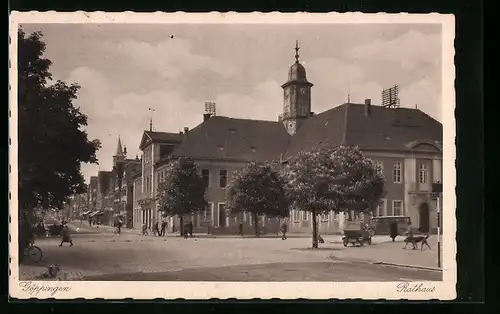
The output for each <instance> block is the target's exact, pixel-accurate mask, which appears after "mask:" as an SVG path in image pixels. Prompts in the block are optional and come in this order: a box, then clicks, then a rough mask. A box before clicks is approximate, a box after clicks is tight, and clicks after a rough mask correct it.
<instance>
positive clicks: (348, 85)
mask: <svg viewBox="0 0 500 314" xmlns="http://www.w3.org/2000/svg"><path fill="white" fill-rule="evenodd" d="M347 103H348V104H350V103H351V79H350V78H348V79H347Z"/></svg>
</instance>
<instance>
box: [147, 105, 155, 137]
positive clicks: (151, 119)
mask: <svg viewBox="0 0 500 314" xmlns="http://www.w3.org/2000/svg"><path fill="white" fill-rule="evenodd" d="M148 110H149V112H150V113H151V117H150V118H149V131H151V132H152V131H153V112H155V111H156V110H155V109H154V108H148Z"/></svg>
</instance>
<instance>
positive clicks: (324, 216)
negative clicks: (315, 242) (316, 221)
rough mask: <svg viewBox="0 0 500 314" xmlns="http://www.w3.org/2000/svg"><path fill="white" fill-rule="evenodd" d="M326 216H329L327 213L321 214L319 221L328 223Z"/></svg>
mask: <svg viewBox="0 0 500 314" xmlns="http://www.w3.org/2000/svg"><path fill="white" fill-rule="evenodd" d="M328 216H329V215H328V213H326V214H322V215H321V221H328V218H329V217H328Z"/></svg>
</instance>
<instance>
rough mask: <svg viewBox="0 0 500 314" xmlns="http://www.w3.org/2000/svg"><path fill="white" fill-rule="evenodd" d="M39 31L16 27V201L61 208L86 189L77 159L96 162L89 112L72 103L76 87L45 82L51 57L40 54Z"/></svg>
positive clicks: (97, 144) (97, 145)
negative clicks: (87, 127) (17, 165)
mask: <svg viewBox="0 0 500 314" xmlns="http://www.w3.org/2000/svg"><path fill="white" fill-rule="evenodd" d="M41 39H42V34H41V33H40V32H35V33H32V34H31V35H29V36H26V34H25V33H24V32H23V31H22V30H19V32H18V43H19V45H18V57H19V64H18V72H19V73H18V75H19V81H18V88H19V90H18V100H19V110H18V114H19V121H18V122H19V143H18V144H19V146H18V147H19V204H20V208H21V209H23V210H31V209H34V208H61V207H62V205H63V203H64V202H65V201H67V200H68V197H69V196H70V195H74V194H78V193H83V192H84V191H85V184H84V178H83V176H82V173H81V163H82V162H85V163H97V158H96V151H97V150H98V149H99V148H100V142H99V141H98V140H94V141H89V140H88V138H87V133H86V132H85V131H84V130H83V127H85V126H87V116H85V115H84V114H83V113H82V112H81V111H80V109H79V108H77V107H75V106H74V105H73V101H74V100H75V99H76V98H77V91H78V89H79V86H78V85H76V84H71V85H67V84H66V83H64V82H62V81H57V82H55V83H54V84H49V80H51V79H52V75H51V73H50V71H49V68H50V65H51V64H52V62H51V61H50V60H48V59H45V58H43V53H44V51H45V48H46V46H45V43H44V42H43V41H42V40H41Z"/></svg>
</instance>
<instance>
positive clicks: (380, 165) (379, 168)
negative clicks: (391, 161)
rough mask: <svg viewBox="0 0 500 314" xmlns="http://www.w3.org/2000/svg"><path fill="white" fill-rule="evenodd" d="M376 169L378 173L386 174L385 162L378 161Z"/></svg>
mask: <svg viewBox="0 0 500 314" xmlns="http://www.w3.org/2000/svg"><path fill="white" fill-rule="evenodd" d="M375 168H376V169H377V173H379V174H384V162H382V161H376V162H375Z"/></svg>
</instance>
